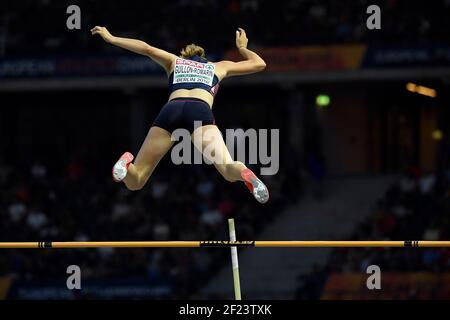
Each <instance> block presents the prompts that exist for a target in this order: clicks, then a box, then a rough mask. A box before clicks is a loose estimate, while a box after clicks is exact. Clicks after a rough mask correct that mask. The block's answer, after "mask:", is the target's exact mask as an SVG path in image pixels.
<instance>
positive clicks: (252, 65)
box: [217, 28, 266, 77]
mask: <svg viewBox="0 0 450 320" xmlns="http://www.w3.org/2000/svg"><path fill="white" fill-rule="evenodd" d="M247 43H248V39H247V35H246V34H245V30H244V29H242V28H239V31H236V47H237V48H238V50H239V53H240V54H241V55H242V57H244V59H245V60H243V61H239V62H233V61H226V60H225V61H220V62H218V63H217V65H218V66H219V67H220V68H222V69H223V70H224V73H225V76H224V77H231V76H238V75H244V74H250V73H255V72H259V71H262V70H264V68H265V67H266V63H265V62H264V60H263V59H262V58H261V57H260V56H258V55H257V54H256V53H255V52H253V51H251V50H249V49H247Z"/></svg>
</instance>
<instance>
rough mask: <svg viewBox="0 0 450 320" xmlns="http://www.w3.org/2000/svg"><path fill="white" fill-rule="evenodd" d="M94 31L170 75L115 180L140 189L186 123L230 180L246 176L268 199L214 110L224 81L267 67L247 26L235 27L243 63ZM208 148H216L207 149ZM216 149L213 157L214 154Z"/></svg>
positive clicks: (190, 47)
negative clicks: (163, 96)
mask: <svg viewBox="0 0 450 320" xmlns="http://www.w3.org/2000/svg"><path fill="white" fill-rule="evenodd" d="M91 33H92V34H93V35H95V34H98V35H100V36H101V37H102V38H103V39H104V40H105V41H106V42H107V43H110V44H112V45H115V46H118V47H121V48H124V49H127V50H130V51H132V52H135V53H138V54H142V55H145V56H148V57H150V58H151V59H152V60H153V61H155V62H156V63H158V64H159V65H160V66H161V67H163V68H164V70H165V71H166V73H167V76H168V79H169V90H170V96H169V100H168V102H167V103H166V105H164V107H163V108H162V109H161V111H160V113H159V115H158V116H157V117H156V119H155V121H154V122H153V125H152V126H151V128H150V130H149V132H148V135H147V137H146V138H145V141H144V143H143V144H142V147H141V149H140V150H139V153H138V154H137V156H136V159H135V160H134V162H133V159H134V157H133V155H132V154H131V153H130V152H125V153H124V154H123V155H122V156H121V157H120V159H119V160H118V161H117V162H116V164H115V165H114V167H113V170H112V174H113V179H114V180H115V181H116V182H120V181H123V182H124V183H125V185H126V186H127V188H128V189H130V190H140V189H141V188H142V187H143V186H144V185H145V183H146V182H147V180H148V179H149V178H150V176H151V174H152V172H153V170H154V169H155V167H156V166H157V164H158V163H159V161H160V160H161V159H162V157H163V156H164V155H165V154H166V153H167V152H168V151H169V150H170V148H171V147H172V145H173V143H174V141H172V139H171V134H172V132H173V131H174V130H176V129H178V128H184V129H187V130H189V131H190V133H191V138H192V142H193V143H194V145H195V147H196V148H198V150H200V151H201V152H202V153H203V155H204V156H205V157H206V158H207V159H208V160H210V161H211V162H212V163H213V164H214V166H215V167H216V169H217V170H218V171H219V172H220V174H221V175H222V176H223V177H224V178H225V179H226V180H227V181H230V182H234V181H243V182H244V183H245V185H246V186H247V187H248V189H249V190H250V192H251V193H252V194H253V196H254V197H255V199H256V200H258V201H259V202H260V203H265V202H267V201H268V200H269V191H268V189H267V187H266V186H265V185H264V183H263V182H262V181H261V180H260V179H258V177H257V176H256V175H255V174H254V173H253V172H252V171H251V170H250V169H248V168H247V167H246V166H245V165H244V164H243V163H242V162H239V161H233V159H232V158H231V156H230V153H229V152H228V149H227V147H226V145H225V142H224V140H223V137H222V135H221V133H220V131H219V129H218V128H217V126H216V125H215V121H214V116H213V113H212V110H211V109H212V106H213V102H214V97H215V95H216V94H217V90H218V88H219V83H220V81H222V80H223V79H225V78H226V77H231V76H240V75H246V74H251V73H255V72H259V71H262V70H263V69H264V68H265V67H266V63H265V62H264V60H263V59H262V58H261V57H259V56H258V55H257V54H256V53H255V52H253V51H251V50H249V49H248V48H247V43H248V39H247V36H246V33H245V31H244V30H243V29H241V28H239V30H238V31H236V47H237V49H238V50H239V52H240V54H241V55H242V57H243V58H244V59H245V60H243V61H239V62H232V61H219V62H211V61H208V60H207V59H206V58H205V50H204V49H203V48H202V47H199V46H197V45H195V44H190V45H187V46H186V47H185V48H183V49H182V50H181V55H180V56H176V55H174V54H172V53H169V52H167V51H164V50H161V49H158V48H155V47H153V46H151V45H149V44H147V43H145V42H143V41H140V40H135V39H127V38H120V37H116V36H113V35H112V34H111V33H110V32H109V31H108V30H107V29H106V28H104V27H99V26H96V27H94V28H93V29H91ZM196 121H201V124H202V125H201V126H200V127H194V122H196ZM205 148H208V151H210V152H211V151H212V152H211V153H209V152H208V154H207V153H205V152H204V151H205ZM212 153H214V157H211V156H210V154H212Z"/></svg>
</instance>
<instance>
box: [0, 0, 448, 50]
mask: <svg viewBox="0 0 450 320" xmlns="http://www.w3.org/2000/svg"><path fill="white" fill-rule="evenodd" d="M72 4H75V5H78V6H79V7H80V9H81V23H82V28H81V30H68V29H67V27H66V19H67V17H68V16H69V15H68V14H67V13H66V8H67V7H68V6H69V5H72ZM372 4H377V5H379V6H380V8H381V13H382V19H381V30H376V31H373V30H369V29H368V28H367V27H366V19H367V17H368V14H367V13H366V10H367V7H368V6H369V5H372ZM5 6H6V9H5ZM2 7H3V10H0V55H6V56H11V55H27V54H36V53H40V54H42V53H44V52H45V53H66V54H67V53H97V52H102V51H111V50H114V49H112V47H111V46H105V45H104V44H101V42H100V41H96V40H93V39H92V37H91V35H90V32H89V31H88V30H90V28H92V27H93V26H95V25H103V26H106V27H108V28H109V29H110V31H111V32H112V33H113V34H116V35H120V36H127V37H137V38H140V39H143V40H146V41H148V42H149V43H151V44H153V45H155V46H158V47H161V48H164V49H166V50H170V51H173V52H178V51H179V50H180V48H181V47H183V46H184V45H186V44H187V43H191V42H194V43H197V44H199V45H202V46H204V47H205V48H206V49H207V51H209V52H221V51H223V50H225V49H229V48H233V46H234V32H235V30H236V28H237V27H243V28H245V29H246V30H247V32H248V35H249V38H250V44H251V45H252V46H287V45H305V44H330V43H352V42H367V43H374V44H396V45H398V44H419V43H439V41H440V40H441V41H442V39H449V38H450V26H449V22H448V19H447V13H448V11H449V9H450V1H449V0H435V1H429V2H427V3H426V4H425V3H424V2H423V1H421V2H418V1H406V0H384V1H375V2H374V1H369V0H357V1H355V0H344V1H333V0H326V1H324V0H288V1H283V3H282V4H280V3H278V2H274V1H269V0H224V1H215V0H169V1H164V2H158V3H157V4H156V3H154V2H149V1H136V0H130V1H107V2H106V1H94V0H75V1H71V2H70V3H67V2H66V1H59V0H58V1H56V0H23V1H12V0H8V1H4V2H2Z"/></svg>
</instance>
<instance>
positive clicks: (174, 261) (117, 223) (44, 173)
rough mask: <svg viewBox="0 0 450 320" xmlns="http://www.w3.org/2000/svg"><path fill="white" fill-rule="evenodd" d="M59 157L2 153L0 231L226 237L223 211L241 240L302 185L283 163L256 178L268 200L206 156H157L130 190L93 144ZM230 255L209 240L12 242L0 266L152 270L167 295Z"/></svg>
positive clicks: (24, 237)
mask: <svg viewBox="0 0 450 320" xmlns="http://www.w3.org/2000/svg"><path fill="white" fill-rule="evenodd" d="M91 151H92V150H91ZM89 153H90V152H89ZM59 157H61V159H59V158H58V155H57V154H55V155H54V156H53V158H54V159H52V161H50V159H51V157H47V158H43V159H44V160H40V161H34V159H33V160H30V161H27V162H25V163H24V164H23V165H19V163H20V161H19V159H16V160H15V161H14V160H13V159H2V160H0V189H1V190H2V192H1V193H0V208H1V209H0V230H1V232H0V241H45V240H51V241H72V240H75V241H108V240H110V241H111V240H116V241H120V240H131V241H132V240H142V241H146V240H148V241H152V240H161V241H164V240H226V239H228V231H227V230H228V229H227V228H228V224H227V218H230V217H236V219H238V221H239V223H238V227H237V228H238V229H237V234H238V235H239V239H241V240H249V239H253V238H254V236H255V234H257V233H258V232H259V230H260V229H261V228H262V227H263V226H265V225H266V224H267V223H268V222H270V221H271V220H272V219H274V218H275V217H276V216H275V213H276V212H280V210H282V208H283V207H284V206H286V205H287V204H288V203H290V202H291V201H295V199H297V198H298V192H299V186H300V184H299V177H298V172H297V169H296V168H294V167H293V166H292V164H286V166H285V167H282V168H283V169H282V171H280V172H279V174H278V175H276V176H273V177H269V176H267V177H264V178H263V179H264V180H265V182H266V183H267V185H268V186H269V188H270V191H271V201H270V202H269V203H267V204H266V205H261V204H259V203H257V202H256V200H255V199H254V198H253V196H252V195H251V194H249V192H248V190H247V189H246V187H245V186H244V184H242V183H233V184H231V183H229V182H226V181H225V180H224V179H223V178H222V177H221V176H220V175H219V174H218V173H217V172H216V171H215V169H214V168H213V167H212V166H207V165H184V166H175V165H173V164H172V163H171V162H170V161H163V162H162V163H161V165H160V166H158V168H157V169H156V172H155V175H154V177H152V178H151V179H150V181H149V183H148V184H147V186H146V187H145V188H144V189H143V190H141V191H139V192H130V191H128V190H127V189H126V188H125V186H124V185H123V184H116V183H114V182H112V179H111V177H110V176H108V173H109V171H110V170H108V169H106V168H99V167H98V166H97V165H96V162H97V163H98V159H97V160H96V159H95V157H100V154H99V153H94V154H92V153H91V154H83V153H78V154H77V157H67V156H65V155H60V156H59ZM93 157H94V158H93ZM293 158H295V155H293V154H291V155H290V156H289V158H288V159H291V160H292V159H293ZM68 159H70V160H68ZM169 160H170V159H169ZM53 163H57V165H54V164H53ZM256 172H257V171H256ZM288 177H289V179H288ZM228 260H229V251H228V250H221V249H214V248H211V249H202V250H201V251H200V250H192V249H168V250H167V249H140V248H136V249H116V250H114V249H107V248H103V249H81V250H48V251H47V250H36V251H34V250H32V251H24V250H10V251H8V254H1V255H0V276H5V275H6V276H12V277H13V278H15V279H22V280H25V279H28V280H33V279H39V280H43V279H50V278H58V277H59V278H61V277H65V271H66V268H67V266H68V265H71V264H75V265H79V266H80V267H81V270H82V273H83V279H90V278H91V279H93V278H103V279H105V278H106V279H107V278H111V277H123V276H126V277H134V276H141V277H147V278H149V279H150V278H151V279H158V281H160V282H163V283H167V284H169V285H170V286H171V287H172V288H173V293H172V294H170V295H169V298H187V297H189V296H190V295H192V294H194V293H195V290H196V289H197V288H198V286H199V285H202V284H204V282H205V281H206V280H207V279H208V278H209V277H210V276H211V275H213V274H214V272H215V271H216V270H217V268H219V267H221V266H222V265H223V264H224V263H226V262H227V261H228Z"/></svg>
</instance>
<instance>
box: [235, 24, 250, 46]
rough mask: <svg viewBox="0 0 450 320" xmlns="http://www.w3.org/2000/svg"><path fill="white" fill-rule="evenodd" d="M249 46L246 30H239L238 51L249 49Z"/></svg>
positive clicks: (237, 32) (237, 33)
mask: <svg viewBox="0 0 450 320" xmlns="http://www.w3.org/2000/svg"><path fill="white" fill-rule="evenodd" d="M247 44H248V39H247V35H246V34H245V30H244V29H242V28H238V30H236V47H237V48H238V49H241V48H247Z"/></svg>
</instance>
